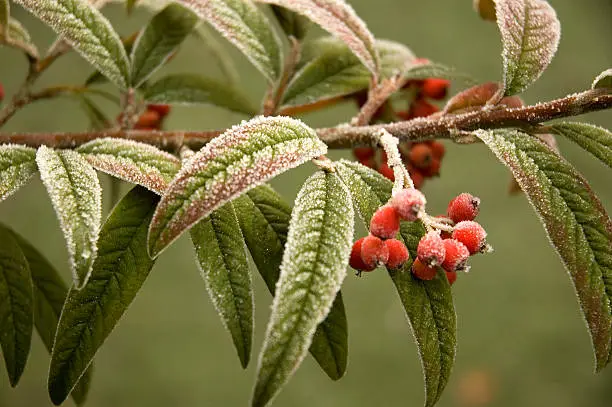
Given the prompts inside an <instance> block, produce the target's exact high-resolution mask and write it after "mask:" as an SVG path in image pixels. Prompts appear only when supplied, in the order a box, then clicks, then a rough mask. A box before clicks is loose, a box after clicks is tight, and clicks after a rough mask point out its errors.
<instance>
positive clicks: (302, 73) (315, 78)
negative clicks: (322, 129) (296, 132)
mask: <svg viewBox="0 0 612 407" xmlns="http://www.w3.org/2000/svg"><path fill="white" fill-rule="evenodd" d="M376 49H377V50H378V52H379V54H380V62H381V71H382V74H383V76H385V77H390V76H391V75H393V74H395V73H402V72H406V71H407V70H408V69H409V67H410V65H411V63H412V62H413V61H414V59H415V57H414V54H413V53H412V52H411V51H410V50H409V49H408V48H406V47H405V46H403V45H401V44H399V43H396V42H393V41H387V40H378V41H377V42H376ZM311 54H312V55H311ZM370 76H371V74H370V72H369V71H368V69H367V68H366V67H365V66H364V65H363V64H362V62H361V61H360V60H359V59H358V58H357V57H356V56H355V55H354V54H353V53H351V51H350V49H349V48H348V47H347V46H346V45H345V44H344V43H342V42H341V41H339V40H337V39H336V38H330V37H326V38H321V39H317V40H315V41H313V42H312V43H311V44H309V45H308V46H307V47H306V49H305V50H304V58H303V60H302V62H301V68H300V69H299V71H298V72H297V73H296V74H295V75H294V77H293V79H292V81H291V82H290V83H289V85H288V86H287V90H286V92H285V95H284V98H283V105H284V107H287V106H298V105H306V104H311V103H315V102H317V101H320V100H327V99H333V98H336V97H339V96H344V95H348V94H351V93H355V92H359V91H360V90H365V89H367V88H368V86H369V85H370V80H371V78H370Z"/></svg>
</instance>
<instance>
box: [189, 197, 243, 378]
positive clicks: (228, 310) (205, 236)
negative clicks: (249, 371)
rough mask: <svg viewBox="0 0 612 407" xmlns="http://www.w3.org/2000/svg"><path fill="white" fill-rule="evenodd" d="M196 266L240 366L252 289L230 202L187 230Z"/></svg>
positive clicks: (240, 237) (238, 226)
mask: <svg viewBox="0 0 612 407" xmlns="http://www.w3.org/2000/svg"><path fill="white" fill-rule="evenodd" d="M191 240H192V241H193V245H194V247H195V250H196V254H197V256H198V265H199V266H200V271H201V273H202V278H204V281H205V282H206V288H208V293H209V294H210V299H211V300H212V302H213V304H214V306H215V309H216V310H217V312H218V313H219V315H220V316H221V321H222V322H223V325H224V326H225V328H226V329H227V330H228V331H229V333H230V334H231V335H232V340H233V341H234V346H235V347H236V351H237V352H238V357H239V358H240V362H241V363H242V367H243V368H246V367H247V365H248V364H249V359H250V356H251V344H252V342H253V288H252V287H251V274H250V272H249V264H248V261H247V257H246V253H245V251H244V239H243V238H242V232H241V231H240V225H239V224H238V219H236V212H235V211H234V206H233V205H232V203H231V202H228V203H226V204H225V205H223V206H222V207H220V208H219V209H217V210H216V211H214V212H213V213H211V214H210V215H209V216H208V217H206V218H205V219H202V220H201V221H200V222H198V223H197V224H196V225H195V226H194V227H193V228H192V229H191Z"/></svg>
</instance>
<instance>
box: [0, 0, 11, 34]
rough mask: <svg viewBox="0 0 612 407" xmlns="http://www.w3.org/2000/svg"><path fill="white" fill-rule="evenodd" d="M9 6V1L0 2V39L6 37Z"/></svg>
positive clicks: (9, 13)
mask: <svg viewBox="0 0 612 407" xmlns="http://www.w3.org/2000/svg"><path fill="white" fill-rule="evenodd" d="M10 17H11V5H10V3H9V0H0V37H8V34H9V31H8V30H9V18H10Z"/></svg>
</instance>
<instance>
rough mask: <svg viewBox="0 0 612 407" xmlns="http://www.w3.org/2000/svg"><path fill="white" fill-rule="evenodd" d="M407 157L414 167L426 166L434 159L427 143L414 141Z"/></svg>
mask: <svg viewBox="0 0 612 407" xmlns="http://www.w3.org/2000/svg"><path fill="white" fill-rule="evenodd" d="M408 159H409V160H410V163H411V164H412V165H414V166H415V167H416V168H427V167H429V166H430V165H431V162H432V161H433V160H434V156H433V152H432V151H431V147H430V146H429V145H427V143H416V144H414V145H413V146H412V148H410V152H409V153H408Z"/></svg>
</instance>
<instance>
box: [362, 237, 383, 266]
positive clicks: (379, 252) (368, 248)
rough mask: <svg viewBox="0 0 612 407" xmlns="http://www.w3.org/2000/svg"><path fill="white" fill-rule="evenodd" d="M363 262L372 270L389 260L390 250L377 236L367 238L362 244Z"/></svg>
mask: <svg viewBox="0 0 612 407" xmlns="http://www.w3.org/2000/svg"><path fill="white" fill-rule="evenodd" d="M361 260H362V261H363V262H364V263H365V265H366V266H367V267H368V268H371V270H373V269H375V268H376V267H378V266H382V265H383V264H385V263H387V261H388V260H389V248H388V247H387V246H386V245H385V242H383V241H382V240H380V239H379V238H377V237H376V236H372V235H369V236H366V237H364V238H363V242H362V243H361Z"/></svg>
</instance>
